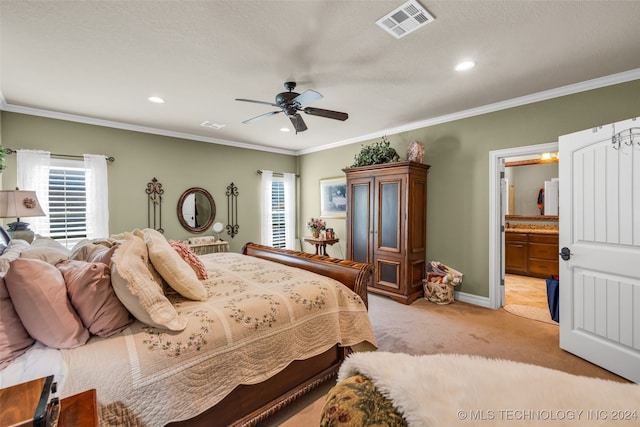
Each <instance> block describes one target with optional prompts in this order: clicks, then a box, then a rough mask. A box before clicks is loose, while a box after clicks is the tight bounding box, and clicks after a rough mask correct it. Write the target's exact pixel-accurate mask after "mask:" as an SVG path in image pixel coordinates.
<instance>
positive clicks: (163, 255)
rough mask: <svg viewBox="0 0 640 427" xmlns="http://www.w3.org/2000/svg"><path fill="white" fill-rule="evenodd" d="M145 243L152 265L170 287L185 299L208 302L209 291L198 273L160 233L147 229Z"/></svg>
mask: <svg viewBox="0 0 640 427" xmlns="http://www.w3.org/2000/svg"><path fill="white" fill-rule="evenodd" d="M144 242H145V243H146V244H147V249H148V250H149V259H151V264H153V266H154V267H155V269H156V270H157V271H158V273H160V275H161V276H162V278H163V279H164V280H166V281H167V283H168V284H169V286H171V287H172V288H173V289H174V290H175V291H177V292H178V293H179V294H180V295H182V296H183V297H185V298H189V299H192V300H196V301H206V300H207V290H206V289H205V287H204V285H203V284H202V283H200V281H199V280H198V276H196V273H195V272H194V271H193V269H192V268H191V266H190V265H189V264H187V263H186V262H185V261H184V260H183V259H182V258H181V257H180V255H178V254H177V253H176V251H175V249H173V248H172V247H171V245H170V244H169V242H168V241H167V239H165V237H164V236H163V235H162V234H160V232H159V231H157V230H154V229H152V228H145V230H144Z"/></svg>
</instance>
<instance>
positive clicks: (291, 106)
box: [236, 82, 349, 133]
mask: <svg viewBox="0 0 640 427" xmlns="http://www.w3.org/2000/svg"><path fill="white" fill-rule="evenodd" d="M284 88H285V89H287V90H288V92H281V93H279V94H277V95H276V102H275V103H273V102H265V101H254V100H252V99H242V98H236V101H243V102H254V103H256V104H265V105H271V106H273V107H279V108H280V110H279V111H270V112H268V113H265V114H261V115H259V116H257V117H254V118H251V119H249V120H245V121H244V122H242V123H244V124H249V123H253V122H255V121H257V120H261V119H264V118H265V117H270V116H273V115H275V114H278V113H284V114H286V115H287V117H289V119H290V120H291V123H292V124H293V127H294V128H295V130H296V133H298V132H303V131H305V130H307V125H306V124H305V122H304V120H302V116H301V115H300V114H299V113H298V112H299V111H304V112H305V113H306V114H310V115H312V116H320V117H326V118H328V119H335V120H342V121H345V120H347V119H348V118H349V115H348V114H347V113H341V112H339V111H331V110H323V109H322V108H313V107H307V105H309V104H311V103H312V102H315V101H317V100H319V99H322V95H320V94H319V93H318V92H316V91H315V90H311V89H307V90H305V91H304V92H302V93H297V92H293V90H294V89H295V88H296V82H286V83H285V84H284Z"/></svg>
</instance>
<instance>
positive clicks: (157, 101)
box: [147, 96, 164, 104]
mask: <svg viewBox="0 0 640 427" xmlns="http://www.w3.org/2000/svg"><path fill="white" fill-rule="evenodd" d="M147 100H149V102H153V103H154V104H163V103H164V99H162V98H160V97H159V96H150V97H149V98H147Z"/></svg>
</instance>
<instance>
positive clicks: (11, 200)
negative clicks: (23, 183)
mask: <svg viewBox="0 0 640 427" xmlns="http://www.w3.org/2000/svg"><path fill="white" fill-rule="evenodd" d="M45 215H46V214H45V213H44V211H43V210H42V208H41V207H40V202H39V201H38V196H36V192H35V191H27V190H2V191H0V218H26V217H31V216H45Z"/></svg>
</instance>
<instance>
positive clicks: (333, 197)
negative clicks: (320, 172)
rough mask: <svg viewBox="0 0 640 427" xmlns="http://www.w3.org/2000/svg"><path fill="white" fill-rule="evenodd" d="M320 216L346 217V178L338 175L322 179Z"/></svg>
mask: <svg viewBox="0 0 640 427" xmlns="http://www.w3.org/2000/svg"><path fill="white" fill-rule="evenodd" d="M320 216H321V217H322V218H346V216H347V179H346V178H344V177H338V178H326V179H321V180H320Z"/></svg>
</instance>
